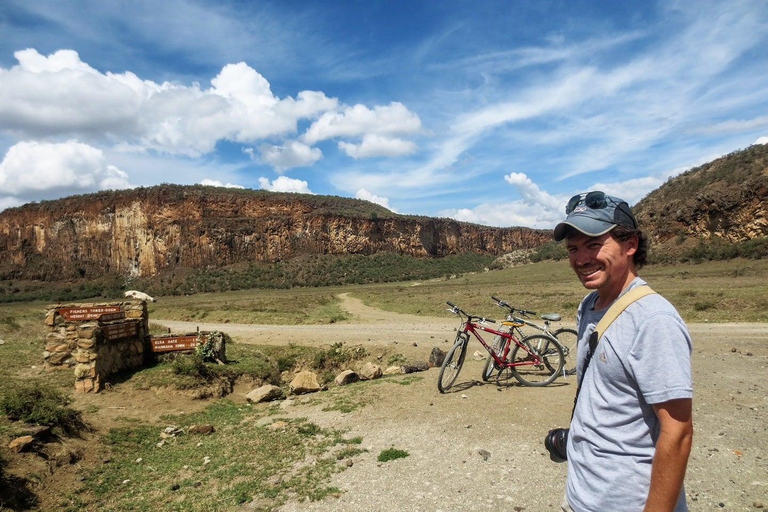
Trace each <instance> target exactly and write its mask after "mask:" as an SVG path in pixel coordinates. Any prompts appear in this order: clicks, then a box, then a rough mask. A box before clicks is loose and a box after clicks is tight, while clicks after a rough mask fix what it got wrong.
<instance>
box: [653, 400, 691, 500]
mask: <svg viewBox="0 0 768 512" xmlns="http://www.w3.org/2000/svg"><path fill="white" fill-rule="evenodd" d="M692 402H693V401H692V400H691V399H690V398H682V399H678V400H670V401H669V402H664V403H661V404H653V410H654V412H656V417H657V418H658V419H659V423H660V426H661V430H660V433H659V439H658V441H657V442H656V453H655V454H654V456H653V466H652V469H651V488H650V490H649V492H648V501H647V502H646V504H645V510H646V512H657V511H667V510H669V511H672V510H674V509H675V504H676V503H677V498H678V496H679V495H680V489H681V488H682V486H683V479H684V478H685V469H686V467H687V466H688V456H689V455H690V453H691V444H692V441H693V416H692V413H691V409H692V407H691V406H692Z"/></svg>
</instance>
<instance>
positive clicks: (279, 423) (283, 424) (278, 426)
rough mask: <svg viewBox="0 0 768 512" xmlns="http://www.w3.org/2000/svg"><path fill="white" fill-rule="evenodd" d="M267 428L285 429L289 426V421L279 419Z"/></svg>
mask: <svg viewBox="0 0 768 512" xmlns="http://www.w3.org/2000/svg"><path fill="white" fill-rule="evenodd" d="M267 428H270V429H272V430H283V429H286V428H288V422H287V421H283V420H279V421H276V422H274V423H272V424H270V425H268V426H267Z"/></svg>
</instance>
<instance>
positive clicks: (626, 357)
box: [554, 191, 693, 512]
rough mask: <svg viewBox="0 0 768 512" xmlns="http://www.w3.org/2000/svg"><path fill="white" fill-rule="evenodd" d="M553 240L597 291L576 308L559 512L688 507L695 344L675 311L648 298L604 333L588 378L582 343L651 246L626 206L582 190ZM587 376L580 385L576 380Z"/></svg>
mask: <svg viewBox="0 0 768 512" xmlns="http://www.w3.org/2000/svg"><path fill="white" fill-rule="evenodd" d="M566 214H567V218H566V219H565V220H564V221H563V222H561V223H560V224H558V225H557V226H556V227H555V231H554V238H555V240H557V241H560V240H563V239H565V240H566V246H567V249H568V256H569V259H570V263H571V267H572V268H573V270H574V272H576V276H577V277H578V278H579V280H580V281H581V283H582V284H583V285H584V287H585V288H587V289H588V290H593V291H592V292H591V293H590V294H589V295H587V296H586V298H585V299H584V300H583V301H582V303H581V305H580V306H579V310H578V324H579V325H578V332H579V350H578V366H577V374H578V379H579V381H580V382H582V385H581V391H580V394H579V395H578V400H577V402H576V407H575V409H574V415H573V418H572V420H571V428H570V433H569V437H568V446H567V453H568V480H567V483H566V501H565V502H564V503H563V510H566V511H568V510H573V511H576V512H581V511H592V512H608V511H622V512H624V511H634V510H637V511H640V510H646V511H654V512H655V511H686V510H688V507H687V505H686V501H685V490H684V489H683V479H684V477H685V469H686V466H687V464H688V456H689V454H690V451H691V442H692V437H693V421H692V415H691V404H692V399H693V386H692V380H691V338H690V335H689V333H688V329H687V327H686V326H685V323H684V322H683V320H682V318H680V315H679V314H678V313H677V311H676V310H675V308H674V307H673V306H672V305H671V304H670V303H669V302H668V301H667V300H666V299H664V298H663V297H662V296H661V295H658V294H652V295H648V296H645V297H643V298H642V299H639V300H638V301H636V302H634V303H632V304H630V305H629V306H628V307H627V309H625V310H624V312H623V313H621V314H620V315H619V316H618V318H616V320H615V321H614V322H613V323H612V324H611V325H610V326H609V327H608V329H607V330H606V331H605V333H604V334H603V336H602V337H601V339H600V341H599V344H598V345H597V347H596V349H595V352H594V357H592V359H591V361H590V362H589V365H588V367H587V371H586V372H584V364H585V359H586V357H587V352H588V341H587V340H588V339H589V336H590V334H591V333H592V331H594V329H595V326H596V325H597V323H598V322H599V321H600V319H601V318H602V317H603V315H604V314H605V313H606V311H607V310H608V308H609V307H610V306H611V304H613V302H614V301H616V299H617V298H618V297H619V296H621V295H622V294H623V293H624V292H626V291H628V290H629V289H631V288H634V287H637V286H645V285H646V283H645V281H643V280H642V279H640V278H639V277H638V276H637V270H638V269H639V268H640V267H641V266H642V265H643V264H644V263H645V261H646V257H647V250H648V241H647V238H646V236H645V235H644V234H643V233H642V231H640V230H639V229H638V226H637V220H636V219H635V216H634V215H633V214H632V211H631V210H630V208H629V205H628V204H627V203H626V202H625V201H623V200H621V199H619V198H616V197H611V196H608V195H606V194H604V193H602V192H598V191H595V192H590V193H588V194H579V195H577V196H574V197H573V198H571V200H570V201H569V202H568V206H567V207H566ZM582 374H583V380H581V379H582Z"/></svg>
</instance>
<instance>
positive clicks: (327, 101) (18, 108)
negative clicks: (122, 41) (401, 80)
mask: <svg viewBox="0 0 768 512" xmlns="http://www.w3.org/2000/svg"><path fill="white" fill-rule="evenodd" d="M14 56H15V57H16V59H17V61H18V65H16V66H13V67H11V68H9V69H3V68H0V118H2V119H3V120H4V122H3V127H2V129H3V130H4V131H6V132H8V133H10V134H13V135H14V136H16V137H19V138H23V139H39V138H43V137H62V136H64V137H69V138H72V137H77V138H78V139H81V140H89V141H99V142H109V143H112V144H115V145H117V146H118V147H119V148H121V149H123V150H134V151H148V150H152V151H156V152H160V153H166V154H171V155H184V156H190V157H197V156H201V155H204V154H208V153H211V152H213V151H214V150H215V149H216V144H217V142H219V141H222V140H227V141H232V142H236V143H242V144H255V143H258V142H261V141H265V140H267V139H269V140H274V139H276V138H277V139H280V138H284V137H289V136H293V135H295V134H296V133H297V132H298V123H299V121H301V120H307V121H313V120H314V121H315V122H314V123H313V124H312V126H310V127H309V129H308V131H307V133H306V134H304V135H303V137H302V142H298V141H290V142H287V143H285V144H282V145H275V146H273V147H272V149H269V148H267V149H261V152H262V157H263V159H264V161H265V162H266V163H269V164H272V165H275V168H276V169H277V170H279V171H283V170H286V169H288V168H291V167H298V166H306V165H312V164H314V163H315V162H317V161H318V160H319V159H320V158H321V156H322V153H321V152H320V150H319V149H317V148H312V147H310V146H311V145H313V144H315V143H317V142H319V141H322V140H326V139H330V138H352V139H355V140H357V139H361V138H362V139H363V143H362V144H361V145H362V146H365V145H366V142H365V141H366V137H370V136H371V135H374V136H379V137H390V138H392V137H393V136H394V135H398V134H399V135H402V134H413V133H415V132H416V131H417V130H418V129H419V128H420V126H421V122H420V120H419V117H418V116H417V115H416V114H414V113H412V112H410V111H409V110H408V109H407V108H406V107H405V106H404V105H403V104H401V103H392V104H390V105H387V106H375V107H373V108H372V109H371V108H368V107H366V106H364V105H355V106H353V107H350V106H344V105H340V104H339V101H338V100H337V99H336V98H329V97H327V96H326V95H325V94H324V93H322V92H319V91H301V92H299V93H298V94H297V95H296V97H295V98H293V97H285V98H278V97H277V96H275V95H274V94H273V93H272V90H271V88H270V84H269V82H268V81H267V80H266V79H265V78H264V77H263V76H262V75H261V74H259V73H258V72H257V71H256V70H255V69H253V68H251V67H250V66H248V65H247V64H246V63H244V62H239V63H236V64H227V65H226V66H224V67H223V68H222V70H221V72H220V73H219V74H218V75H216V76H215V77H214V78H213V79H212V80H211V87H210V88H207V89H204V88H202V87H201V86H200V85H199V84H192V85H182V84H178V83H171V82H163V83H156V82H153V81H151V80H142V79H140V78H139V77H138V76H136V75H135V74H133V73H131V72H129V71H127V72H124V73H111V72H106V73H102V72H100V71H98V70H96V69H94V68H92V67H91V66H89V65H88V64H86V63H84V62H83V61H82V60H80V56H79V55H78V53H77V52H75V51H72V50H59V51H57V52H55V53H53V54H51V55H49V56H47V57H46V56H44V55H41V54H40V53H38V51H37V50H35V49H31V48H30V49H26V50H21V51H17V52H15V53H14ZM394 140H396V141H397V139H394ZM371 144H373V143H372V142H370V140H369V142H367V145H368V146H370V145H371ZM394 144H397V142H395V143H394ZM399 144H400V150H399V151H395V150H393V149H391V148H390V149H389V151H384V150H381V149H378V150H377V148H376V147H373V148H366V147H363V148H362V149H359V150H358V151H357V152H356V156H355V158H363V157H365V156H367V155H368V154H371V155H375V156H381V155H384V154H394V155H399V154H403V151H404V149H403V148H406V147H407V149H408V151H410V152H412V151H413V150H415V145H413V143H407V142H405V141H400V142H399ZM380 145H381V144H379V146H380ZM374 146H375V144H374ZM275 148H278V149H275ZM353 152H354V151H353Z"/></svg>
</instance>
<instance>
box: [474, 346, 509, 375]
mask: <svg viewBox="0 0 768 512" xmlns="http://www.w3.org/2000/svg"><path fill="white" fill-rule="evenodd" d="M504 342H505V338H502V337H501V336H496V337H495V338H494V339H493V343H492V344H491V348H492V349H493V351H494V353H496V354H497V355H498V356H499V357H501V356H502V354H503V353H504ZM496 370H498V367H497V366H496V361H494V360H493V357H492V356H491V355H488V359H486V360H485V366H483V373H482V374H481V375H480V376H481V377H482V379H483V381H484V382H488V381H489V380H491V377H493V372H495V371H496Z"/></svg>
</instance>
